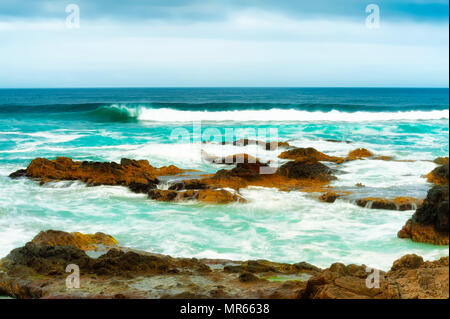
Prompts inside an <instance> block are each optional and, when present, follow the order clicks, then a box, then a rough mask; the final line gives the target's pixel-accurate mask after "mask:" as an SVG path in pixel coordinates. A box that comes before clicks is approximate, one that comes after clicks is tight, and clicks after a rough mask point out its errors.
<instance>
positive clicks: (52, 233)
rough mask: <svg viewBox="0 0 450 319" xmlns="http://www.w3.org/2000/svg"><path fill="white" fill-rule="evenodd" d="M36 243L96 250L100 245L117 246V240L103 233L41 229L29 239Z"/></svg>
mask: <svg viewBox="0 0 450 319" xmlns="http://www.w3.org/2000/svg"><path fill="white" fill-rule="evenodd" d="M31 242H32V243H34V244H36V245H49V246H72V247H77V248H79V249H81V250H98V249H99V248H101V247H100V246H105V247H117V244H118V243H117V240H115V239H114V238H113V237H112V236H110V235H106V234H103V233H96V234H93V235H92V234H87V235H86V234H82V233H78V232H75V233H66V232H63V231H58V230H47V231H41V232H40V233H39V234H38V235H36V237H34V238H33V240H32V241H31Z"/></svg>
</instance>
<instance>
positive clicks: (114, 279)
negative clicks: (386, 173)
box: [0, 141, 449, 299]
mask: <svg viewBox="0 0 450 319" xmlns="http://www.w3.org/2000/svg"><path fill="white" fill-rule="evenodd" d="M244 142H245V141H244ZM269 146H272V144H270V145H268V144H265V145H264V147H266V149H267V147H269ZM279 146H281V147H284V148H289V149H288V150H286V151H284V152H282V153H281V154H280V155H279V157H280V158H282V159H285V160H288V161H286V162H284V163H283V164H282V165H280V166H279V167H276V168H273V167H270V163H263V162H261V161H260V160H259V159H257V158H255V157H253V156H250V155H248V154H235V155H232V156H228V157H226V158H219V157H214V156H210V155H205V154H204V155H205V156H207V157H208V159H209V160H211V161H212V162H214V163H217V164H224V165H228V166H229V165H233V168H231V169H220V170H218V171H217V172H216V173H215V174H209V175H208V174H204V175H198V174H197V175H195V177H192V175H189V172H193V170H189V169H181V168H178V167H176V166H173V165H171V166H167V167H161V168H155V167H153V166H151V165H150V164H149V162H148V161H146V160H131V159H122V160H121V162H120V163H115V162H110V163H103V162H87V161H85V162H79V161H74V160H72V159H70V158H66V157H58V158H56V159H54V160H49V159H45V158H36V159H34V160H32V161H31V163H30V164H29V165H28V167H27V168H26V169H21V170H18V171H16V172H13V173H11V175H10V177H11V178H13V179H16V178H23V177H25V178H29V179H32V180H36V181H38V182H39V183H40V184H41V185H43V184H45V183H48V182H52V181H67V180H69V181H81V182H84V183H86V185H87V186H98V185H113V186H114V185H117V186H124V187H128V188H129V189H130V190H131V191H132V192H135V193H143V194H147V196H148V198H149V199H150V200H156V201H164V202H183V201H199V202H203V203H206V204H228V203H234V202H236V203H242V204H245V203H246V199H245V198H244V197H243V196H242V195H241V194H240V189H243V188H246V187H249V186H261V187H271V188H278V189H279V190H281V191H302V192H308V193H311V194H316V193H318V194H319V196H318V200H320V201H322V202H326V203H330V205H332V203H334V202H335V201H336V200H337V199H342V198H345V197H346V196H347V195H348V192H346V191H344V190H341V189H338V188H334V187H332V186H330V183H331V182H332V181H333V180H336V179H337V178H338V176H339V174H341V173H342V172H341V171H340V166H339V165H340V164H342V163H345V162H349V161H359V160H365V159H374V160H383V161H391V160H393V159H392V158H387V157H384V156H376V155H374V154H373V153H372V152H370V151H368V150H366V149H356V150H354V151H351V152H350V153H349V154H348V155H347V156H346V157H334V156H328V155H326V154H324V153H321V152H319V151H317V150H315V149H313V148H291V147H289V145H279ZM327 163H330V164H331V165H328V164H327ZM436 164H438V165H440V166H438V167H437V168H436V169H434V170H433V171H432V172H430V173H429V174H428V175H427V176H426V178H427V179H428V181H429V182H430V183H433V184H435V186H434V187H433V188H431V189H430V191H429V192H428V195H427V197H426V198H425V199H424V200H422V199H417V198H412V197H408V196H404V197H395V198H388V199H386V198H377V197H364V198H360V199H358V200H355V201H354V203H355V204H356V205H358V206H361V207H363V208H367V209H390V210H415V213H414V215H413V216H412V218H411V219H410V220H408V222H407V223H406V224H405V226H404V227H403V229H401V230H400V231H399V233H398V237H399V238H405V239H411V240H413V241H417V242H424V243H431V244H435V245H448V238H449V224H448V217H449V211H448V203H449V198H448V196H449V195H448V194H449V191H448V178H449V177H448V169H449V164H448V158H439V159H436ZM269 168H270V169H269ZM268 169H269V170H268ZM262 171H265V172H266V173H265V174H262V173H261V172H262ZM267 172H269V173H267ZM166 176H177V177H179V179H178V180H177V181H176V182H173V183H171V184H169V185H168V186H167V187H166V188H161V187H160V185H161V181H160V179H161V177H166ZM360 187H363V185H360ZM92 251H96V254H94V255H93V254H92ZM99 253H103V254H101V255H100V256H99ZM448 262H449V259H448V257H446V258H441V259H440V260H436V261H426V262H425V261H423V259H422V257H419V256H416V255H406V256H404V257H402V258H400V259H399V260H397V261H395V262H394V264H393V266H392V268H391V269H390V270H389V271H388V272H386V273H384V272H380V278H381V279H380V285H379V287H378V286H377V287H376V288H368V285H367V282H366V280H367V278H368V275H369V274H368V272H367V269H366V267H365V266H364V265H362V266H356V265H347V266H346V265H343V264H339V263H336V264H333V265H331V266H330V267H329V268H327V269H319V268H317V267H315V266H313V265H309V264H307V263H304V262H300V263H297V264H282V263H275V262H270V261H265V260H250V261H231V260H212V259H202V260H197V259H195V258H192V259H189V258H173V257H170V256H165V255H158V254H151V253H148V252H142V251H136V250H133V249H131V248H126V247H121V246H119V245H118V243H117V241H116V240H115V239H114V238H113V237H111V236H108V235H105V234H102V233H98V234H94V235H84V234H80V233H70V234H69V233H64V232H58V231H46V232H41V233H40V234H38V235H37V236H36V237H35V238H34V239H33V240H32V241H31V242H29V243H27V244H26V245H25V246H24V247H20V248H17V249H14V250H13V251H11V253H10V254H9V255H8V256H6V257H5V258H3V259H2V260H1V261H0V294H7V295H9V296H13V297H15V298H289V299H292V298H307V299H316V298H448V297H449V288H448V270H449V265H448ZM68 264H76V265H78V266H79V267H80V271H81V276H82V278H83V279H82V282H83V284H82V288H80V289H75V290H73V289H71V290H68V289H66V287H65V278H66V277H67V274H66V273H65V267H66V266H67V265H68Z"/></svg>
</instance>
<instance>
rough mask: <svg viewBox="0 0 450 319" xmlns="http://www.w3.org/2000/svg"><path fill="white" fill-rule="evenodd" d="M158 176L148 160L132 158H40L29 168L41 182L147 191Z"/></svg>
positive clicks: (29, 173)
mask: <svg viewBox="0 0 450 319" xmlns="http://www.w3.org/2000/svg"><path fill="white" fill-rule="evenodd" d="M16 173H17V172H16ZM13 174H15V173H13ZM156 175H157V174H156V169H155V168H154V167H152V166H151V165H150V164H149V163H148V161H144V160H143V161H135V160H130V159H122V160H121V163H120V164H117V163H115V162H111V163H103V162H86V161H85V162H76V161H72V159H70V158H67V157H58V158H56V159H55V160H48V159H45V158H36V159H34V160H32V161H31V163H30V165H28V167H27V169H26V176H27V177H29V178H33V179H37V180H40V181H41V182H47V181H52V180H79V181H82V182H85V183H87V184H89V185H92V186H96V185H121V186H131V188H132V189H133V190H134V191H145V192H146V191H147V190H148V189H151V188H155V187H156V184H158V183H159V181H158V179H157V178H156Z"/></svg>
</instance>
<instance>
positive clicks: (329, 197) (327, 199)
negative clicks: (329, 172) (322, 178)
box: [319, 192, 340, 203]
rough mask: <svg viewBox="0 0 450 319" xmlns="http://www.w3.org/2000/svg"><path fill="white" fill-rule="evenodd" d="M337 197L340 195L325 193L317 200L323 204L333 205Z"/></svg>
mask: <svg viewBox="0 0 450 319" xmlns="http://www.w3.org/2000/svg"><path fill="white" fill-rule="evenodd" d="M339 197H340V195H339V194H336V193H334V192H326V193H324V194H322V195H321V196H320V197H319V200H320V201H321V202H324V203H334V202H335V201H336V199H338V198H339Z"/></svg>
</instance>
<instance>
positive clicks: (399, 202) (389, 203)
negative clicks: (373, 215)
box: [356, 197, 422, 211]
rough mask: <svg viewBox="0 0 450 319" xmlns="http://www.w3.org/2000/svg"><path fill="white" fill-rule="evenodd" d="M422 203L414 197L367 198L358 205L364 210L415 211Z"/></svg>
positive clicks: (357, 202)
mask: <svg viewBox="0 0 450 319" xmlns="http://www.w3.org/2000/svg"><path fill="white" fill-rule="evenodd" d="M421 203H422V200H420V199H417V198H413V197H396V198H393V199H385V198H376V197H367V198H363V199H358V200H357V201H356V204H357V205H358V206H361V207H364V208H372V209H388V210H401V211H404V210H413V209H417V207H418V206H419V205H420V204H421Z"/></svg>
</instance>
